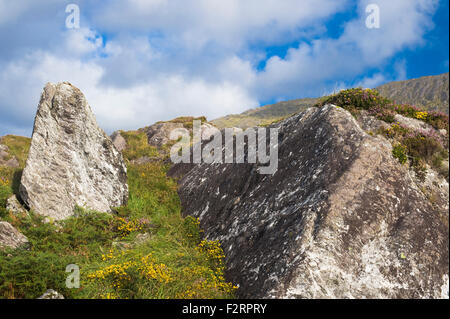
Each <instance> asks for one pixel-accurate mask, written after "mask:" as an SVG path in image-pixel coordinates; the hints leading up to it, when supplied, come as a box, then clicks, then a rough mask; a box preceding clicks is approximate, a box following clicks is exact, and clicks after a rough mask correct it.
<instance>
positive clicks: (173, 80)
mask: <svg viewBox="0 0 450 319" xmlns="http://www.w3.org/2000/svg"><path fill="white" fill-rule="evenodd" d="M70 3H74V4H77V5H78V6H79V8H80V13H81V17H80V28H77V29H68V28H67V27H66V24H65V21H66V18H67V16H68V14H67V13H66V12H65V9H66V6H67V5H68V4H70ZM369 4H376V5H377V6H378V7H379V9H380V28H378V29H377V28H375V29H368V28H367V26H366V23H365V21H366V18H367V13H366V10H365V9H366V7H367V6H368V5H369ZM448 11H449V4H448V1H442V0H441V1H438V0H395V1H394V0H379V1H376V0H353V1H352V0H283V1H279V0H246V1H243V0H227V1H223V0H221V1H219V0H190V1H185V0H109V1H89V0H79V1H75V0H72V1H61V0H40V1H33V0H15V1H10V0H0V40H1V44H2V45H1V48H0V135H4V134H19V135H28V136H29V135H30V134H31V131H32V126H33V119H34V115H35V113H36V108H37V104H38V102H39V97H40V94H41V91H42V88H43V87H44V85H45V83H46V82H59V81H70V82H72V83H73V84H74V85H76V86H77V87H79V88H80V89H81V90H82V91H83V92H84V94H85V95H86V97H87V99H88V101H89V103H90V105H91V107H92V109H93V111H94V113H95V114H96V116H97V119H98V122H99V124H100V126H101V127H102V128H104V129H105V130H106V131H107V132H108V133H111V132H112V131H114V130H116V129H136V128H139V127H143V126H147V125H150V124H152V123H154V122H156V121H159V120H168V119H171V118H174V117H176V116H181V115H195V116H199V115H206V116H207V117H208V118H209V119H214V118H217V117H220V116H223V115H226V114H231V113H240V112H243V111H245V110H247V109H249V108H254V107H258V106H261V105H265V104H270V103H272V102H276V101H281V100H287V99H293V98H302V97H316V96H321V95H325V94H329V93H331V92H333V91H336V90H339V89H342V88H347V87H353V86H363V87H376V86H378V85H380V84H383V83H385V82H389V81H394V80H403V79H410V78H416V77H420V76H425V75H435V74H440V73H444V72H448V70H449V51H448V46H449V43H448V41H449V18H448Z"/></svg>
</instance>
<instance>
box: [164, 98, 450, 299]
mask: <svg viewBox="0 0 450 319" xmlns="http://www.w3.org/2000/svg"><path fill="white" fill-rule="evenodd" d="M276 126H277V127H278V128H279V166H278V170H277V172H276V173H275V174H273V175H260V174H258V173H257V170H256V168H257V164H214V165H209V164H200V165H191V164H177V165H174V167H173V169H172V173H174V174H184V176H183V177H182V178H181V179H180V181H179V195H180V198H181V203H182V207H183V214H184V215H187V214H190V215H193V216H196V217H199V219H200V222H201V227H202V229H203V230H204V235H205V237H206V238H207V239H210V240H219V241H220V242H221V243H222V246H223V248H224V251H225V254H226V263H227V278H228V279H229V280H232V281H233V283H235V284H239V286H240V289H239V295H240V297H244V298H448V290H449V284H448V282H449V277H448V273H449V254H448V248H449V246H448V244H449V229H448V212H444V211H437V210H436V208H435V207H433V205H432V204H431V203H430V202H429V200H428V199H427V198H426V197H425V195H424V194H423V193H422V192H421V190H419V188H418V187H417V185H416V184H415V183H414V181H413V179H412V177H411V176H410V174H409V171H408V169H407V168H406V167H405V166H402V165H400V164H399V163H398V161H397V160H396V159H394V158H393V157H392V155H391V154H392V146H391V144H390V143H389V142H388V141H387V140H385V139H384V138H382V137H379V136H371V135H369V134H367V133H366V132H365V131H364V130H362V129H361V128H360V126H359V125H358V123H357V122H356V121H355V119H354V118H353V117H352V116H351V115H350V114H349V113H348V112H347V111H345V110H343V109H341V108H337V107H334V106H331V105H327V106H325V107H323V108H321V109H314V108H312V109H308V110H307V111H305V112H303V113H301V114H299V115H296V116H293V117H291V118H289V119H287V120H285V121H283V122H281V123H278V124H276ZM443 187H448V184H447V186H445V185H443ZM447 193H448V190H447ZM446 223H447V224H446Z"/></svg>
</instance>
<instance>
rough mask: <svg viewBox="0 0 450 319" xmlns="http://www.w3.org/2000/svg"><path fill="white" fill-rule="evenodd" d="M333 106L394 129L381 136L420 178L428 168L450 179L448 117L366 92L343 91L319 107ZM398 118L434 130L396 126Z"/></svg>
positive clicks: (373, 92)
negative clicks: (446, 163)
mask: <svg viewBox="0 0 450 319" xmlns="http://www.w3.org/2000/svg"><path fill="white" fill-rule="evenodd" d="M329 103H330V104H335V105H338V106H340V107H342V108H344V109H346V110H348V111H349V112H350V113H352V114H353V116H355V117H356V118H357V117H358V116H359V114H360V112H361V111H362V110H365V111H367V112H368V113H369V114H371V115H372V116H375V117H376V118H378V119H380V120H383V121H385V122H387V123H391V127H389V128H388V129H381V130H380V132H378V133H380V134H382V135H384V136H385V137H387V138H388V139H390V140H391V142H392V144H393V150H392V154H393V156H394V157H395V158H397V159H398V160H399V161H400V163H402V164H405V163H406V162H408V160H409V163H410V165H411V166H412V167H413V168H414V170H415V171H416V173H417V174H418V175H419V177H424V175H425V172H426V165H427V164H428V165H430V166H431V167H433V168H434V169H435V170H436V171H437V172H439V173H441V174H442V175H443V176H444V177H445V178H447V179H448V171H446V170H445V168H444V167H443V165H442V162H443V160H444V159H447V158H448V131H449V117H448V115H446V114H443V113H440V112H428V111H426V110H423V109H420V108H417V107H415V106H412V105H407V104H395V103H393V102H392V101H391V100H389V99H387V98H385V97H382V96H380V94H379V93H378V91H375V90H370V89H362V88H354V89H348V90H343V91H340V92H339V93H337V94H333V95H331V96H328V97H325V98H323V99H322V101H321V102H320V103H318V104H317V106H319V107H320V106H323V105H325V104H329ZM396 114H400V115H402V116H405V117H409V118H413V119H416V120H420V121H423V122H425V123H427V124H429V125H431V126H432V127H433V128H434V129H429V130H423V129H415V130H414V129H411V128H408V127H406V126H404V125H401V124H399V123H397V122H395V115H396ZM441 129H445V130H446V131H447V136H446V137H443V136H442V135H440V133H438V132H437V130H441Z"/></svg>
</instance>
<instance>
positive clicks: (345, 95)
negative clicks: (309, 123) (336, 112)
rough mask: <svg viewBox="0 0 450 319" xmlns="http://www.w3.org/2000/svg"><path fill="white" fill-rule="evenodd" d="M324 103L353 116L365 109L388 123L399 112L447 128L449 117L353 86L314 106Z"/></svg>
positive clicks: (434, 125)
mask: <svg viewBox="0 0 450 319" xmlns="http://www.w3.org/2000/svg"><path fill="white" fill-rule="evenodd" d="M325 104H335V105H337V106H340V107H342V108H344V109H346V110H348V111H349V112H350V113H352V114H353V115H354V116H357V115H358V114H359V112H360V111H361V110H366V111H368V112H369V114H371V115H373V116H375V117H376V118H378V119H380V120H383V121H385V122H388V123H393V122H394V121H395V115H396V114H400V115H403V116H406V117H410V118H414V119H418V120H421V121H424V122H425V123H428V124H430V125H431V126H433V127H434V128H435V129H438V130H439V129H446V130H447V131H448V128H449V117H448V115H447V114H444V113H442V112H435V111H432V112H428V111H426V110H423V109H420V108H417V107H415V106H412V105H408V104H395V103H394V102H393V101H391V100H390V99H388V98H385V97H382V96H381V95H380V94H379V93H378V91H376V90H371V89H362V88H353V89H347V90H342V91H340V92H339V93H337V94H333V95H330V96H327V97H325V98H324V99H322V101H321V102H319V103H318V104H317V105H316V106H323V105H325Z"/></svg>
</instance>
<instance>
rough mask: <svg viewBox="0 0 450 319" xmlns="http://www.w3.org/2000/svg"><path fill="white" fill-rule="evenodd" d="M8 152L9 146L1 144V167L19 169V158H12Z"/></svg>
mask: <svg viewBox="0 0 450 319" xmlns="http://www.w3.org/2000/svg"><path fill="white" fill-rule="evenodd" d="M8 151H9V149H8V146H6V145H2V144H0V166H7V167H13V168H16V167H19V161H18V160H17V158H16V157H14V156H10V155H9V152H8Z"/></svg>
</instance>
